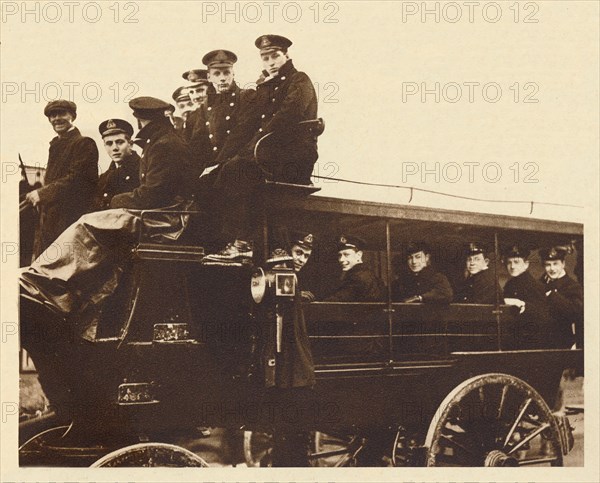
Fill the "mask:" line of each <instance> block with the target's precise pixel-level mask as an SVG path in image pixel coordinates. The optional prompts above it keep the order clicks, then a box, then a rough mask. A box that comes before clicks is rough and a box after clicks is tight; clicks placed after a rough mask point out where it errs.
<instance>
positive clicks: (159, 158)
mask: <svg viewBox="0 0 600 483" xmlns="http://www.w3.org/2000/svg"><path fill="white" fill-rule="evenodd" d="M129 107H130V108H131V109H132V110H133V115H134V117H136V118H137V120H138V126H139V128H140V131H139V132H138V135H137V141H136V142H137V143H140V145H141V146H142V149H143V151H142V158H141V161H140V185H139V187H137V188H135V189H134V190H132V191H130V192H128V193H122V194H119V195H116V196H115V197H113V199H112V201H111V203H110V207H111V208H129V209H141V210H144V209H153V208H161V207H166V206H170V205H173V204H175V203H178V202H182V201H183V200H186V199H190V197H191V194H192V187H191V183H192V182H193V180H194V179H195V178H196V177H197V174H196V173H197V171H194V169H193V165H192V161H191V157H190V153H189V149H188V147H187V145H186V144H185V142H184V141H183V140H182V139H181V138H180V137H179V136H178V135H177V134H176V133H175V130H174V129H173V126H172V125H171V122H170V121H169V119H168V117H167V116H166V115H165V112H166V111H167V110H168V109H169V108H171V107H172V106H171V105H170V104H168V103H167V102H165V101H162V100H160V99H156V98H154V97H136V98H135V99H132V100H131V101H129Z"/></svg>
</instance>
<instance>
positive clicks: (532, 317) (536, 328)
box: [503, 244, 558, 349]
mask: <svg viewBox="0 0 600 483" xmlns="http://www.w3.org/2000/svg"><path fill="white" fill-rule="evenodd" d="M529 254H530V250H529V249H528V248H527V247H525V246H524V245H519V244H514V245H511V246H509V247H508V248H507V249H505V250H504V253H503V261H504V265H505V266H506V271H507V272H508V274H509V275H510V277H511V278H510V279H509V280H508V281H507V282H506V285H504V303H505V304H507V305H514V306H516V307H518V308H519V315H518V324H517V326H516V332H514V333H513V334H512V340H511V341H510V343H511V345H512V347H510V348H514V349H540V348H550V347H553V346H555V345H556V344H557V343H558V341H556V340H554V336H553V334H552V330H551V329H552V325H553V324H552V321H551V316H550V310H549V306H548V303H547V300H546V295H545V290H544V288H545V287H544V286H543V285H542V283H541V282H540V281H539V280H536V279H535V278H533V276H532V275H531V273H529V270H528V269H529V261H528V258H529Z"/></svg>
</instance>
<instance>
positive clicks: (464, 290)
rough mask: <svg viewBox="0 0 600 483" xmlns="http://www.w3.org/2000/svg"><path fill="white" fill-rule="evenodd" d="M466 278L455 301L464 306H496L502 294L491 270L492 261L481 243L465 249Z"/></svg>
mask: <svg viewBox="0 0 600 483" xmlns="http://www.w3.org/2000/svg"><path fill="white" fill-rule="evenodd" d="M465 255H466V277H465V279H464V280H462V281H461V283H460V284H459V286H458V288H457V290H456V294H455V301H456V302H458V303H463V304H495V303H496V298H497V297H498V295H499V294H500V286H499V285H498V282H497V281H496V276H495V274H494V272H493V270H490V269H489V263H490V259H489V257H488V256H487V254H486V249H485V247H484V246H483V244H481V243H477V242H474V243H469V244H468V245H467V246H466V249H465Z"/></svg>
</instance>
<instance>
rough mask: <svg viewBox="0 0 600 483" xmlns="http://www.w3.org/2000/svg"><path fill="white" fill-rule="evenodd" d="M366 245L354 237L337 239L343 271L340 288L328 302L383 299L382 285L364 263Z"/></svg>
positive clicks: (345, 236) (343, 236)
mask: <svg viewBox="0 0 600 483" xmlns="http://www.w3.org/2000/svg"><path fill="white" fill-rule="evenodd" d="M365 246H366V243H365V241H364V240H363V239H362V238H359V237H357V236H353V235H340V236H339V237H338V239H337V250H338V262H339V264H340V267H341V269H342V281H341V284H340V286H339V287H338V288H337V289H336V290H335V291H334V292H333V293H332V294H330V295H329V296H328V297H327V298H326V299H325V301H326V302H377V301H379V300H381V299H382V293H381V292H382V291H381V284H380V282H379V280H377V278H376V277H375V275H374V274H373V272H371V270H369V268H368V267H367V266H366V265H365V264H364V263H363V254H364V249H365Z"/></svg>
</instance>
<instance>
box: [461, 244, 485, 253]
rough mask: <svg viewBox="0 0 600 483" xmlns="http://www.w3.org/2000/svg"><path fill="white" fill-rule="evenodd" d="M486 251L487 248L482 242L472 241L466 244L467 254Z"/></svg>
mask: <svg viewBox="0 0 600 483" xmlns="http://www.w3.org/2000/svg"><path fill="white" fill-rule="evenodd" d="M486 252H487V249H486V247H485V246H484V245H483V244H482V243H479V242H471V243H467V244H466V245H465V255H466V256H470V255H479V254H480V253H483V254H484V255H485V254H486Z"/></svg>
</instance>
